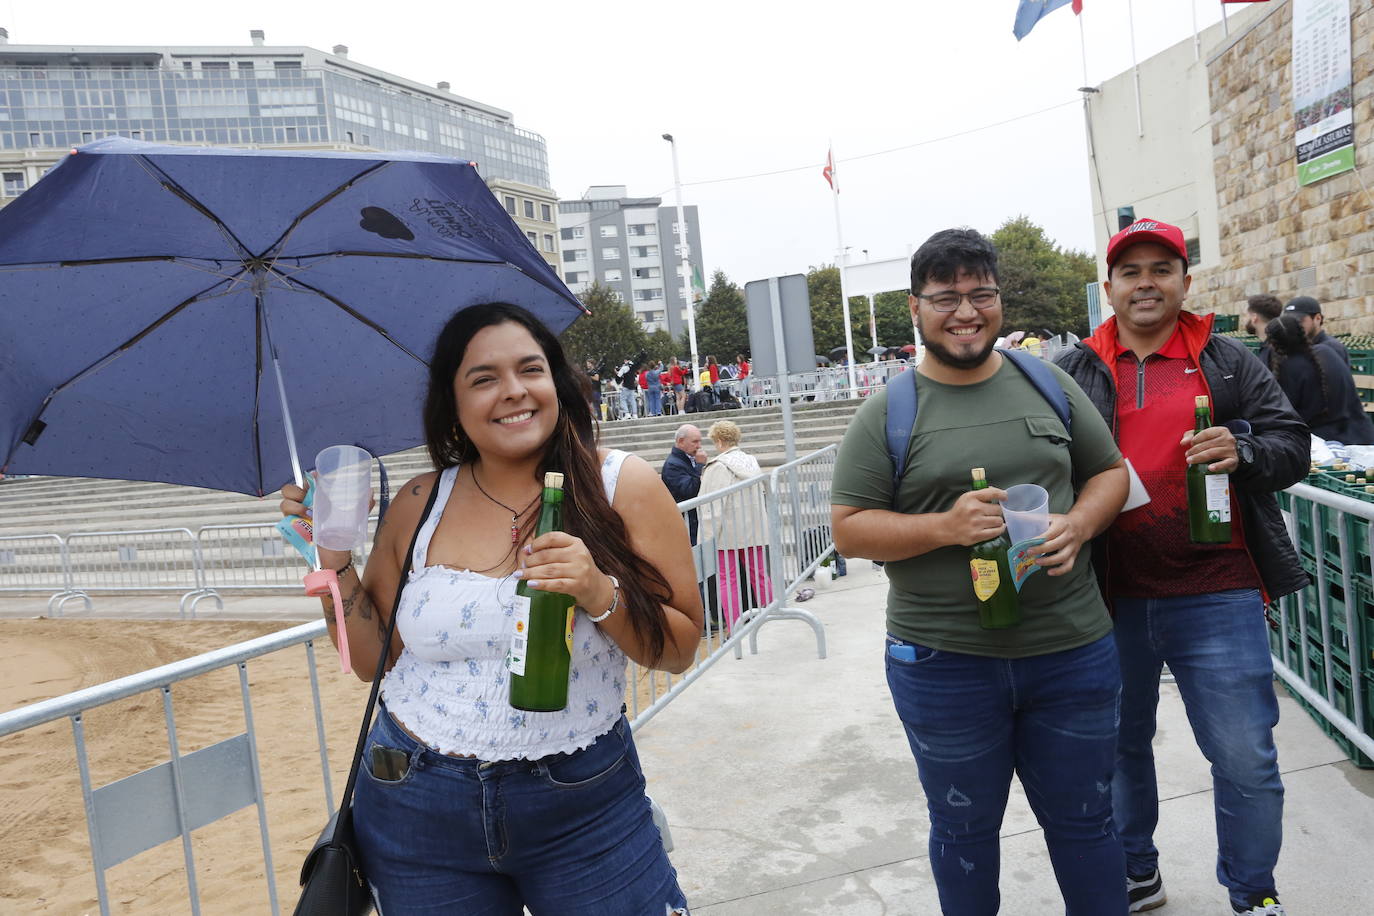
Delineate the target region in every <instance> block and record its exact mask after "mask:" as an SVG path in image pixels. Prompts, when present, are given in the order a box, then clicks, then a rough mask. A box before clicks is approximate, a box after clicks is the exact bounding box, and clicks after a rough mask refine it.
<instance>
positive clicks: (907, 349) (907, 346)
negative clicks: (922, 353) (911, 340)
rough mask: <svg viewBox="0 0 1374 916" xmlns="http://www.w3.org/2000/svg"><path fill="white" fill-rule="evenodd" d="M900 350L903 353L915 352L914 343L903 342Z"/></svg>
mask: <svg viewBox="0 0 1374 916" xmlns="http://www.w3.org/2000/svg"><path fill="white" fill-rule="evenodd" d="M902 352H903V353H915V352H916V345H915V344H903V345H902Z"/></svg>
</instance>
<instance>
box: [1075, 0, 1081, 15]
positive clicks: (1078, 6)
mask: <svg viewBox="0 0 1374 916" xmlns="http://www.w3.org/2000/svg"><path fill="white" fill-rule="evenodd" d="M1073 14H1074V15H1075V16H1081V15H1083V0H1073Z"/></svg>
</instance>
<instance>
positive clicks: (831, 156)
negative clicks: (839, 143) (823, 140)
mask: <svg viewBox="0 0 1374 916" xmlns="http://www.w3.org/2000/svg"><path fill="white" fill-rule="evenodd" d="M821 174H822V175H824V176H825V180H826V182H827V183H828V184H829V185H830V190H832V191H834V192H835V193H836V194H838V193H840V189H839V188H838V187H836V186H835V151H834V150H833V149H828V150H826V151H825V168H823V169H821Z"/></svg>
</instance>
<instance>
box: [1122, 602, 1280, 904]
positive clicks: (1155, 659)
mask: <svg viewBox="0 0 1374 916" xmlns="http://www.w3.org/2000/svg"><path fill="white" fill-rule="evenodd" d="M1113 603H1114V604H1115V606H1116V645H1117V649H1118V651H1119V652H1120V655H1121V679H1122V694H1121V734H1120V738H1119V739H1118V747H1117V763H1116V767H1117V769H1116V778H1115V779H1114V780H1113V781H1112V797H1113V801H1114V804H1115V808H1116V824H1117V830H1118V831H1119V832H1120V833H1121V839H1122V842H1123V843H1124V844H1125V846H1126V863H1127V866H1128V868H1129V870H1130V872H1131V873H1132V874H1136V875H1139V874H1145V873H1148V872H1149V871H1151V870H1152V869H1154V868H1155V866H1156V865H1157V863H1158V862H1159V850H1157V849H1156V848H1155V845H1154V831H1155V825H1156V824H1158V823H1159V790H1158V788H1157V786H1156V784H1155V757H1154V751H1153V750H1152V749H1151V747H1150V742H1151V740H1152V739H1153V738H1154V734H1155V707H1157V706H1158V705H1159V674H1160V666H1161V665H1162V664H1165V663H1167V664H1168V665H1169V670H1170V671H1171V672H1173V675H1174V680H1175V681H1176V682H1177V684H1178V692H1179V694H1180V695H1181V696H1182V697H1183V706H1184V708H1185V709H1186V710H1187V712H1188V721H1189V722H1190V723H1191V724H1192V726H1193V737H1194V738H1196V739H1197V743H1198V747H1199V748H1200V749H1201V751H1202V754H1203V756H1204V757H1206V758H1207V759H1208V760H1209V761H1210V762H1211V764H1212V786H1213V789H1214V792H1213V799H1214V802H1215V805H1216V820H1217V880H1218V881H1220V882H1221V883H1222V884H1223V885H1225V886H1226V888H1227V889H1229V890H1230V892H1231V899H1232V900H1235V901H1236V902H1241V901H1242V900H1243V899H1244V898H1245V897H1246V896H1248V895H1250V894H1254V893H1263V892H1266V891H1271V890H1273V889H1274V864H1275V863H1276V862H1277V861H1278V858H1279V847H1280V845H1282V842H1283V782H1282V780H1281V779H1280V777H1279V758H1278V751H1277V750H1275V748H1274V733H1273V728H1274V726H1275V725H1276V724H1277V723H1278V721H1279V704H1278V699H1277V698H1276V697H1275V696H1274V683H1273V679H1274V665H1273V661H1272V659H1271V658H1270V656H1269V639H1268V634H1267V633H1266V632H1265V622H1264V606H1263V604H1262V603H1261V600H1260V596H1259V592H1257V591H1256V590H1255V589H1252V588H1246V589H1234V590H1231V591H1225V592H1215V593H1212V594H1207V595H1185V596H1183V597H1178V598H1116V599H1115V600H1114V602H1113Z"/></svg>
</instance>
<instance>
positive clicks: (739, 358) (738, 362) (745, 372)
mask: <svg viewBox="0 0 1374 916" xmlns="http://www.w3.org/2000/svg"><path fill="white" fill-rule="evenodd" d="M735 368H736V372H735V378H748V377H749V360H747V359H745V358H744V354H743V353H738V354H736V355H735Z"/></svg>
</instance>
